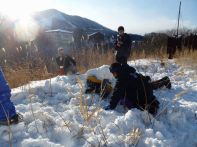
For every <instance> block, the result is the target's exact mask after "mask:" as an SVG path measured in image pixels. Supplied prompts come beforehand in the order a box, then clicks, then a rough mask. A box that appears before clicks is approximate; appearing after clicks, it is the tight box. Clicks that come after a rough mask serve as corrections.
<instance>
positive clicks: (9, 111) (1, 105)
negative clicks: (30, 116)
mask: <svg viewBox="0 0 197 147" xmlns="http://www.w3.org/2000/svg"><path fill="white" fill-rule="evenodd" d="M10 97H11V90H10V87H9V85H8V83H7V81H6V80H5V77H4V75H3V72H2V69H1V67H0V125H10V124H16V123H18V122H19V116H18V114H17V113H16V110H15V107H14V105H13V103H12V102H11V101H10Z"/></svg>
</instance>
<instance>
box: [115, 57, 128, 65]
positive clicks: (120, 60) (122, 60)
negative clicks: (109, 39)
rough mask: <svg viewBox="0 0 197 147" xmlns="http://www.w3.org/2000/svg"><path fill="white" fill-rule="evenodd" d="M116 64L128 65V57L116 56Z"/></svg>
mask: <svg viewBox="0 0 197 147" xmlns="http://www.w3.org/2000/svg"><path fill="white" fill-rule="evenodd" d="M116 62H118V63H120V64H123V65H124V64H127V57H125V56H117V55H116Z"/></svg>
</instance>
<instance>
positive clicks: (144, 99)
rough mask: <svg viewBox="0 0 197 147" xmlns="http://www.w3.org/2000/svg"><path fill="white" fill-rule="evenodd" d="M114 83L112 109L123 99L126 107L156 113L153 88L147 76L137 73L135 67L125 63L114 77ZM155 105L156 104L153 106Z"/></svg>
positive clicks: (156, 107)
mask: <svg viewBox="0 0 197 147" xmlns="http://www.w3.org/2000/svg"><path fill="white" fill-rule="evenodd" d="M116 79H117V81H116V85H115V88H114V91H113V94H112V97H111V101H110V107H111V109H114V108H115V107H116V106H117V104H118V103H119V101H124V105H126V106H127V108H129V109H131V108H138V109H140V110H145V109H146V110H148V111H149V112H150V113H152V114H154V113H156V110H157V109H158V104H155V102H156V103H158V101H157V100H156V98H155V96H154V95H153V90H152V88H151V86H150V85H149V82H148V80H149V78H147V77H145V76H143V75H141V74H138V73H136V72H135V69H134V68H132V67H130V66H128V65H125V66H123V67H122V69H121V71H120V73H118V76H117V77H116ZM155 105H157V106H155Z"/></svg>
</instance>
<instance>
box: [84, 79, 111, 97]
mask: <svg viewBox="0 0 197 147" xmlns="http://www.w3.org/2000/svg"><path fill="white" fill-rule="evenodd" d="M112 89H113V88H112V84H111V82H110V81H109V80H108V79H103V80H100V79H98V78H97V77H96V76H88V77H87V80H86V90H85V93H97V94H99V95H100V97H101V98H102V99H104V98H107V97H108V96H109V94H110V93H111V92H112Z"/></svg>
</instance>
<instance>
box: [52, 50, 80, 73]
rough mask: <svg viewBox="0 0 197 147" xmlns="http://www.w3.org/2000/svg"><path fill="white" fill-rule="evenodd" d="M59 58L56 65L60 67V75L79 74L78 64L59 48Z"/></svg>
mask: <svg viewBox="0 0 197 147" xmlns="http://www.w3.org/2000/svg"><path fill="white" fill-rule="evenodd" d="M58 54H59V55H58V57H57V58H56V63H57V65H58V66H59V74H60V75H67V74H70V73H71V74H75V73H76V72H77V68H76V62H75V60H74V59H73V58H71V57H70V56H68V55H66V54H65V53H64V48H62V47H59V48H58Z"/></svg>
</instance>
